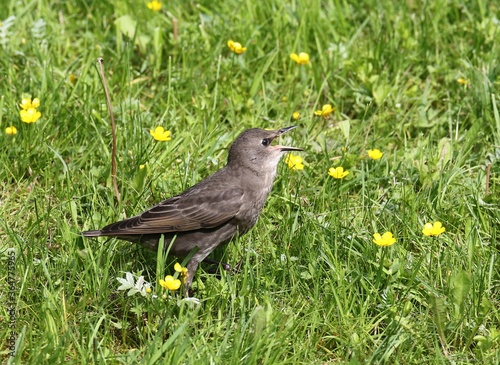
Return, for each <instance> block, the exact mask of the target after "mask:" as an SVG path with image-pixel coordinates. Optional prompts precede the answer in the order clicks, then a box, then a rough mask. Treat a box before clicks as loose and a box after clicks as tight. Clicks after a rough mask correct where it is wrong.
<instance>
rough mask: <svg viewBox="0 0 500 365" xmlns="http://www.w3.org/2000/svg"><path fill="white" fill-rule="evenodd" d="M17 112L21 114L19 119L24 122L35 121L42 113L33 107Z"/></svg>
mask: <svg viewBox="0 0 500 365" xmlns="http://www.w3.org/2000/svg"><path fill="white" fill-rule="evenodd" d="M19 114H20V115H21V120H22V121H23V122H24V123H35V122H36V121H37V120H38V119H40V117H41V116H42V113H40V112H37V111H36V109H35V108H29V109H26V110H24V109H23V110H20V111H19Z"/></svg>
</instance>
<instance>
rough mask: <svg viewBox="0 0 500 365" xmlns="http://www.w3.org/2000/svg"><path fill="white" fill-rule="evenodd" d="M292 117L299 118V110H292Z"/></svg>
mask: <svg viewBox="0 0 500 365" xmlns="http://www.w3.org/2000/svg"><path fill="white" fill-rule="evenodd" d="M292 118H293V119H295V120H297V119H299V118H300V113H299V112H293V114H292Z"/></svg>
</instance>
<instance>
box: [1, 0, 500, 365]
mask: <svg viewBox="0 0 500 365" xmlns="http://www.w3.org/2000/svg"><path fill="white" fill-rule="evenodd" d="M115 3H116V4H115ZM499 14H500V7H499V6H498V4H496V2H494V1H491V2H489V1H482V0H476V1H463V0H448V1H444V0H438V1H433V2H418V1H390V0H388V1H382V2H379V1H374V0H365V1H349V2H347V1H338V0H331V1H322V2H320V1H306V0H295V1H294V0H292V1H284V0H273V1H262V2H251V1H246V2H239V1H235V0H229V1H224V2H213V1H201V2H197V3H196V2H187V1H171V2H166V1H165V2H163V7H162V10H161V11H160V12H158V13H154V12H152V11H151V10H149V9H148V8H147V7H146V2H141V1H131V0H126V1H120V2H114V1H92V0H90V1H81V0H79V1H71V2H66V1H50V2H49V1H47V0H39V1H7V4H6V6H3V5H2V6H1V7H0V20H1V21H2V26H1V27H0V48H1V50H0V179H1V180H0V182H1V184H0V214H1V218H0V259H1V263H0V293H1V294H0V304H1V307H0V340H1V346H0V354H1V356H2V362H3V363H12V364H41V363H47V364H56V363H69V364H86V363H109V364H136V363H142V364H148V363H154V362H155V361H158V362H160V363H169V364H241V363H243V364H342V363H350V364H423V363H426V364H427V363H430V364H434V363H436V364H448V363H449V364H469V363H470V364H498V363H499V362H500V312H499V309H498V308H500V269H499V268H500V263H499V254H500V252H499V249H500V245H499V242H500V237H499V233H500V230H499V227H500V208H499V203H500V199H499V194H500V180H499V173H500V165H499V158H500V116H499V112H498V108H499V107H500V98H499V96H498V94H499V93H500V90H499V86H500V63H499V59H500V47H499V42H498V39H499V37H500V25H499V21H498V18H499V17H500V16H499ZM9 17H15V18H13V19H11V20H7V19H8V18H9ZM173 18H175V19H176V20H177V24H178V38H177V39H175V37H174V28H173V22H172V19H173ZM229 39H233V40H235V41H239V42H241V43H242V44H243V45H244V46H246V47H247V48H248V49H247V51H246V52H245V53H244V54H242V55H239V56H237V55H235V54H232V53H231V52H230V50H229V49H228V48H227V46H226V43H227V41H228V40H229ZM302 51H303V52H307V53H309V54H310V56H311V64H310V65H307V66H299V65H296V64H294V63H293V61H292V60H291V59H290V57H289V56H290V53H292V52H297V53H298V52H302ZM98 57H103V58H104V66H105V70H106V77H107V82H108V85H109V87H110V89H111V97H112V102H113V110H114V113H115V117H116V123H117V134H118V140H117V145H118V156H117V157H118V173H117V178H118V186H119V189H120V193H121V197H122V199H121V203H117V201H116V198H115V196H114V192H113V188H112V182H111V176H110V156H111V130H110V122H109V116H108V111H107V108H106V104H105V96H104V92H103V88H102V85H101V81H100V78H99V73H98V70H97V66H96V59H97V58H98ZM70 75H73V76H71V77H70ZM459 78H463V79H465V80H467V82H468V84H466V85H463V84H460V83H459V82H458V81H457V80H458V79H459ZM24 96H31V97H37V98H40V100H41V106H40V108H39V110H40V111H41V113H42V117H41V118H40V119H39V120H38V121H37V122H36V123H33V124H25V123H22V122H21V120H20V117H19V109H20V108H19V105H18V104H19V103H20V102H21V99H22V98H23V97H24ZM284 97H286V100H285V99H284ZM327 103H329V104H332V105H334V106H335V107H336V110H335V112H334V113H333V114H332V115H330V116H329V117H327V118H319V117H315V116H314V111H315V110H317V109H320V108H321V106H322V105H323V104H327ZM294 111H299V112H300V114H301V118H300V119H299V120H298V121H294V120H291V116H292V113H293V112H294ZM293 124H297V125H298V126H299V128H297V129H295V130H294V131H293V132H291V133H289V134H288V135H286V136H284V137H282V140H283V141H282V142H284V143H290V144H292V145H294V146H298V147H303V148H304V149H305V152H303V153H301V156H302V157H303V158H304V160H305V164H306V167H305V169H304V170H302V171H292V170H290V169H289V168H288V167H287V165H286V164H285V163H284V162H282V163H281V164H280V168H279V175H278V177H277V180H276V182H275V185H274V189H273V191H272V193H271V196H270V198H269V200H268V203H267V205H266V207H265V208H264V211H263V213H262V215H261V218H260V220H259V222H258V223H257V225H256V226H255V227H254V229H253V230H252V231H251V232H250V233H248V234H247V235H246V236H244V237H242V238H240V239H239V240H237V241H236V242H232V243H231V244H230V245H228V246H227V247H226V248H225V249H222V248H221V249H217V250H216V252H215V253H214V257H215V258H218V259H222V260H223V261H225V262H229V263H231V264H233V265H234V264H236V263H237V262H238V261H240V260H242V262H243V266H242V269H241V272H240V273H238V274H234V275H231V274H229V273H225V272H223V273H221V275H220V278H218V277H216V276H214V275H210V274H209V273H207V272H206V271H204V270H199V271H198V272H197V274H196V277H195V282H194V288H195V293H196V294H195V295H196V297H197V298H198V299H199V300H200V305H196V304H191V303H189V302H186V301H182V296H181V294H180V293H178V292H175V293H165V292H164V291H163V289H161V287H159V285H158V280H159V279H160V278H159V277H157V270H158V271H160V272H161V275H162V276H163V275H165V274H172V273H173V272H174V270H173V262H175V261H172V260H170V259H168V260H166V262H165V267H163V264H164V262H163V260H162V261H161V262H158V261H157V257H156V253H151V252H148V251H145V250H143V249H142V248H140V247H137V246H135V245H132V244H129V243H126V242H122V241H117V240H105V239H99V240H84V239H83V238H82V237H81V236H80V232H81V231H82V230H87V229H96V228H99V227H102V226H103V225H105V224H107V223H110V222H113V221H116V220H118V219H121V218H122V217H123V216H124V215H125V216H131V215H134V214H137V213H139V212H141V211H142V210H143V209H146V208H148V207H149V206H151V205H153V204H154V203H156V202H159V201H160V200H162V199H165V198H167V197H170V196H172V195H174V194H177V193H179V192H181V191H182V190H183V189H185V188H187V187H189V186H191V185H192V184H194V183H196V182H198V181H200V180H201V179H203V178H204V177H206V176H208V175H209V174H210V173H212V172H214V171H216V170H217V169H218V168H220V167H221V166H223V165H224V164H225V160H226V156H227V148H228V147H229V145H230V144H231V142H232V141H233V140H234V139H235V137H236V136H237V135H238V134H239V133H240V132H242V131H243V130H245V129H247V128H251V127H261V128H280V127H285V126H288V125H293ZM9 126H15V127H17V129H18V133H17V135H7V134H6V133H5V128H6V127H9ZM156 126H164V127H165V128H166V129H169V130H171V131H172V136H173V139H172V140H171V141H169V142H161V143H160V142H155V141H154V140H153V139H152V138H151V136H150V135H149V129H152V128H154V127H156ZM372 148H379V149H381V150H382V151H383V152H384V156H383V158H382V159H381V160H378V161H372V160H370V159H369V158H367V156H366V151H367V150H368V149H372ZM143 164H147V165H146V166H147V167H146V168H145V169H142V170H141V169H140V168H139V166H140V165H143ZM488 164H491V166H490V167H491V170H490V175H489V184H488V183H487V177H488V175H487V167H488ZM337 165H342V166H343V167H344V168H346V169H348V170H349V171H350V174H349V175H348V177H346V178H345V179H343V180H335V179H333V178H332V177H331V176H329V175H328V169H329V168H330V167H332V166H337ZM487 188H488V189H489V194H486V189H487ZM434 221H441V222H442V223H443V225H444V226H445V227H446V232H445V233H443V234H442V235H440V236H439V237H434V238H432V237H425V236H424V235H423V234H422V228H423V225H424V224H425V223H427V222H434ZM385 231H391V232H392V233H393V234H394V236H395V237H396V239H397V242H396V244H394V245H393V246H390V247H379V246H376V245H375V244H374V243H373V242H372V239H373V234H374V233H376V232H379V233H383V232H385ZM9 252H14V254H15V263H14V266H12V265H11V266H10V268H11V269H9V257H12V256H9ZM11 255H12V254H11ZM12 268H13V269H12ZM125 272H132V273H134V274H135V275H143V276H144V277H145V279H146V280H147V281H149V282H150V283H151V284H152V286H153V292H154V293H155V294H156V295H158V297H156V298H155V297H153V295H152V294H150V295H148V296H146V297H143V296H141V295H139V294H135V295H132V296H127V293H126V292H124V291H118V290H117V288H118V287H119V285H120V284H119V283H118V281H117V280H116V278H117V277H124V276H125ZM9 278H13V279H14V280H15V281H14V283H13V284H12V285H10V286H9ZM164 294H166V295H165V296H164ZM12 298H13V299H12ZM10 305H13V307H14V308H15V316H11V315H10V313H9V308H10ZM11 320H12V321H13V322H12V323H11V322H10V321H11ZM10 324H12V327H13V328H12V329H11V328H9V325H10ZM11 330H13V331H14V332H15V335H14V336H13V338H14V339H15V340H16V342H15V348H16V355H15V357H11V356H10V355H9V354H10V349H9V345H10V343H9V337H10V334H11Z"/></svg>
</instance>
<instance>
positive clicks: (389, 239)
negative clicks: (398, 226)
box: [373, 232, 396, 246]
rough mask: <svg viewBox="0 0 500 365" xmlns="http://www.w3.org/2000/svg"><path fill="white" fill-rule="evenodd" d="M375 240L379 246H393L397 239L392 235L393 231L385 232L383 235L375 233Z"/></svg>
mask: <svg viewBox="0 0 500 365" xmlns="http://www.w3.org/2000/svg"><path fill="white" fill-rule="evenodd" d="M373 242H375V244H376V245H379V246H391V245H393V244H394V243H395V242H396V239H395V238H394V237H393V236H392V233H391V232H385V233H384V234H383V235H380V233H375V234H374V235H373Z"/></svg>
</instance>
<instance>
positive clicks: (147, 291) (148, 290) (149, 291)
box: [146, 286, 152, 294]
mask: <svg viewBox="0 0 500 365" xmlns="http://www.w3.org/2000/svg"><path fill="white" fill-rule="evenodd" d="M151 292H152V290H151V287H149V286H147V287H146V293H148V294H150V293H151Z"/></svg>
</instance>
